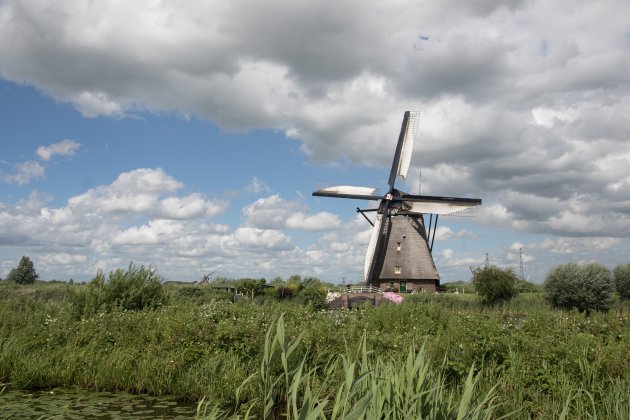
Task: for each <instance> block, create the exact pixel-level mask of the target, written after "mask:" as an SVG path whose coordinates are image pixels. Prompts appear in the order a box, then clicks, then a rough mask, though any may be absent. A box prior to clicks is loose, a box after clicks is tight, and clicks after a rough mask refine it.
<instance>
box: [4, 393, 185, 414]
mask: <svg viewBox="0 0 630 420" xmlns="http://www.w3.org/2000/svg"><path fill="white" fill-rule="evenodd" d="M1 390H2V389H1V388H0V391H1ZM196 408H197V405H196V404H195V403H190V402H188V403H187V402H180V401H177V400H176V399H175V398H173V397H152V396H150V395H132V394H127V393H111V392H89V391H84V390H73V389H62V388H55V389H48V390H42V391H19V390H7V389H5V390H4V392H0V420H5V419H40V418H43V419H86V418H89V419H103V420H110V419H111V420H114V419H192V418H194V417H195V413H196Z"/></svg>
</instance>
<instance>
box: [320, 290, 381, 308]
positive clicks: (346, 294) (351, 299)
mask: <svg viewBox="0 0 630 420" xmlns="http://www.w3.org/2000/svg"><path fill="white" fill-rule="evenodd" d="M340 293H341V297H339V298H338V299H336V300H335V301H333V302H331V303H333V305H332V306H336V307H341V308H353V307H356V306H361V305H363V304H364V303H366V302H369V303H370V304H372V305H373V306H379V305H380V304H381V302H382V300H383V291H382V290H381V289H379V288H378V287H374V286H350V287H347V288H346V289H345V290H343V291H341V292H340Z"/></svg>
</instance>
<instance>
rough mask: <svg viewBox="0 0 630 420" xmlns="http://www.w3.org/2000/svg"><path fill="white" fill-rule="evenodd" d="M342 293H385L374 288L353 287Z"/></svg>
mask: <svg viewBox="0 0 630 420" xmlns="http://www.w3.org/2000/svg"><path fill="white" fill-rule="evenodd" d="M341 293H342V294H344V293H383V291H382V290H381V289H379V288H378V287H374V286H351V287H348V288H346V289H345V290H342V291H341Z"/></svg>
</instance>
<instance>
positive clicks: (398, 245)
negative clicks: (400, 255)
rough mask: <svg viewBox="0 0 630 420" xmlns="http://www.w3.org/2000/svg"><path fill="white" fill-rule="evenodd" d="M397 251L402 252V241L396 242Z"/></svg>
mask: <svg viewBox="0 0 630 420" xmlns="http://www.w3.org/2000/svg"><path fill="white" fill-rule="evenodd" d="M396 251H398V252H400V242H396Z"/></svg>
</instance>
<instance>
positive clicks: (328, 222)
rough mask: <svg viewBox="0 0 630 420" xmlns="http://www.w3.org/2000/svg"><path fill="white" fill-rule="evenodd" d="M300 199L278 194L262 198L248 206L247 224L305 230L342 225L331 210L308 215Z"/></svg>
mask: <svg viewBox="0 0 630 420" xmlns="http://www.w3.org/2000/svg"><path fill="white" fill-rule="evenodd" d="M304 208H305V206H304V205H303V204H302V203H301V201H300V200H294V201H287V200H284V199H282V198H280V196H279V195H278V194H274V195H271V196H269V197H265V198H260V199H258V200H256V201H255V202H254V203H252V204H250V205H248V206H246V207H245V208H244V209H243V213H244V214H245V215H246V216H247V220H246V221H245V225H247V226H254V227H259V228H264V229H284V228H288V229H297V230H304V231H311V232H315V231H325V230H332V229H337V228H338V227H339V226H340V225H341V219H340V218H339V216H337V215H335V214H332V213H329V212H325V211H324V212H319V213H316V214H313V215H308V214H306V213H305V211H304Z"/></svg>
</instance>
